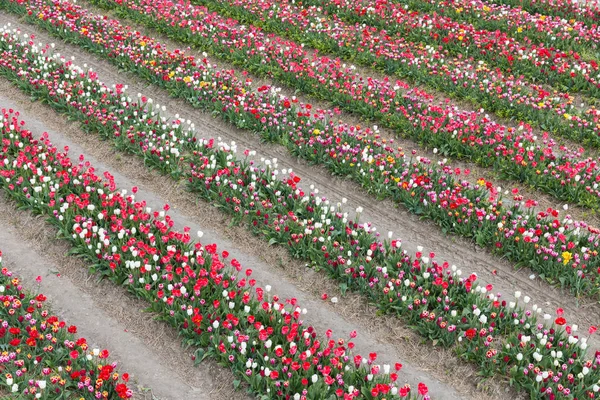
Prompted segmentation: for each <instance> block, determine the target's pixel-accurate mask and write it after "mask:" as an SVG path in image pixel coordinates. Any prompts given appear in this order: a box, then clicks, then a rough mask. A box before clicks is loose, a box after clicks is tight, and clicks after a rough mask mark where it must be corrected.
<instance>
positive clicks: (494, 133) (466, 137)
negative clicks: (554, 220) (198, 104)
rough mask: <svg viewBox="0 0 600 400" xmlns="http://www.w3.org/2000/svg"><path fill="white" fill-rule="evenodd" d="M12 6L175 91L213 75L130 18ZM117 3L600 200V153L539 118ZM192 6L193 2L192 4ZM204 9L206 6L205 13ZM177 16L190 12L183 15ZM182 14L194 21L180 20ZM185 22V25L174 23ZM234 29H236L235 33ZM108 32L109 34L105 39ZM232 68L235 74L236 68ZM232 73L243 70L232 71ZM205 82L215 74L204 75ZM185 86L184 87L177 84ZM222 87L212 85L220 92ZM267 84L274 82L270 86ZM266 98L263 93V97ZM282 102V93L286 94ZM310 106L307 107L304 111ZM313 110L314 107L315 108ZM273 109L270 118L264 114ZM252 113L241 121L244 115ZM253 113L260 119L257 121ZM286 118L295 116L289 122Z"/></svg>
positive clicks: (493, 161) (172, 11)
mask: <svg viewBox="0 0 600 400" xmlns="http://www.w3.org/2000/svg"><path fill="white" fill-rule="evenodd" d="M0 4H3V5H4V6H5V7H7V8H8V9H10V10H12V11H14V12H17V13H19V14H23V15H28V16H29V17H28V19H29V20H30V21H32V22H36V23H38V24H40V25H41V26H43V27H45V28H46V29H48V30H49V31H50V32H53V33H54V34H56V35H59V36H60V37H62V38H64V39H66V40H68V41H70V42H72V43H76V44H78V45H81V46H83V47H85V48H86V49H88V50H91V51H93V52H94V53H96V54H99V55H102V56H105V57H108V58H109V60H111V61H112V62H115V63H117V64H118V65H119V66H120V67H122V68H126V69H127V70H130V71H134V72H136V73H137V74H139V75H140V76H142V77H144V78H145V79H147V80H149V81H150V82H152V83H154V84H157V85H159V86H162V87H165V88H168V89H169V91H170V93H171V94H172V95H175V96H179V97H183V98H186V99H188V100H190V99H191V100H192V102H193V103H194V102H195V100H194V98H193V97H190V96H188V95H186V94H185V92H181V90H184V91H186V92H190V91H191V92H193V91H194V90H196V89H200V90H202V91H203V89H204V88H202V87H200V88H198V87H197V86H198V85H209V82H207V81H206V80H205V79H204V77H203V74H205V70H206V66H205V65H204V64H205V63H207V61H206V60H196V59H194V58H193V57H189V58H186V59H184V60H181V58H180V57H174V56H177V55H178V54H179V53H181V51H180V50H176V51H174V52H169V51H166V50H165V49H164V48H163V46H162V45H161V44H160V43H159V42H157V41H155V40H153V39H152V38H148V37H142V36H141V35H138V34H135V33H134V32H131V31H129V30H128V28H125V27H123V26H122V25H121V24H120V23H119V22H118V21H114V20H109V19H106V18H105V17H103V16H101V15H93V14H91V13H88V12H86V10H85V9H83V8H80V7H78V6H75V5H73V4H71V3H69V2H65V1H60V0H58V1H54V2H51V1H49V0H38V1H35V2H33V1H32V2H22V1H20V0H19V1H18V2H17V1H14V2H13V1H10V0H2V1H1V2H0ZM112 4H113V6H114V7H118V8H120V9H122V10H125V11H127V10H129V11H130V12H132V13H135V15H136V16H137V18H138V19H141V20H143V21H144V22H147V23H148V24H154V25H158V26H159V27H163V28H164V29H166V30H168V32H169V33H170V34H172V35H176V36H177V37H178V38H180V39H182V40H185V39H186V38H187V40H188V41H193V43H194V44H196V45H199V46H202V47H204V48H206V49H211V50H212V51H215V52H218V53H219V54H220V55H221V56H223V57H225V58H227V59H230V60H232V61H234V62H236V63H239V64H242V65H244V66H246V67H247V68H248V69H250V70H251V71H254V72H258V73H262V74H267V75H272V76H276V77H278V78H279V79H280V80H282V81H285V82H287V83H289V84H290V85H292V86H294V87H297V88H298V89H300V90H302V91H304V92H309V93H313V94H316V95H319V96H321V97H324V98H327V99H328V100H331V101H332V102H334V103H335V104H338V105H340V106H341V107H343V108H346V109H348V110H352V111H353V112H358V113H360V114H361V115H364V116H366V117H370V118H378V119H379V120H381V121H383V122H384V123H385V124H386V125H387V126H391V127H394V128H396V129H399V130H400V131H403V132H405V133H407V134H410V135H411V136H412V137H414V138H415V139H417V140H419V141H420V142H421V143H424V144H426V145H428V146H432V147H434V148H436V149H438V151H439V152H441V153H442V154H449V155H452V156H456V157H468V158H469V159H471V160H473V161H475V162H477V163H479V164H481V165H484V166H487V167H493V168H494V170H495V171H497V172H498V173H499V174H500V175H501V177H503V178H507V179H516V180H518V181H521V182H527V183H528V184H530V185H532V186H534V187H536V188H539V189H541V190H544V191H546V192H548V193H550V194H552V195H554V196H556V197H557V198H559V199H563V200H567V201H573V202H577V203H579V204H582V205H586V206H589V207H592V208H597V207H598V205H600V189H599V186H598V183H597V182H598V181H599V180H600V173H599V171H600V168H599V167H598V166H597V161H596V160H594V159H592V158H586V159H584V158H583V157H582V152H583V149H579V151H573V150H569V149H567V148H565V147H561V148H560V151H556V150H555V149H554V147H555V146H556V143H555V142H554V141H552V140H551V139H548V138H547V137H544V138H541V139H540V142H543V145H542V144H538V141H537V137H535V136H534V135H533V134H532V132H531V128H530V127H529V126H525V125H522V129H513V128H508V127H506V126H504V125H500V124H497V123H495V122H493V121H491V120H490V119H489V117H488V116H487V115H486V114H484V113H483V112H482V111H480V112H465V111H460V110H458V109H457V108H456V107H453V106H450V105H448V104H446V103H442V104H438V103H437V102H436V101H435V100H434V97H433V96H431V95H429V94H427V93H424V92H423V91H421V90H418V89H413V90H411V91H410V92H408V93H407V94H405V95H402V94H401V92H399V90H400V86H403V87H405V88H406V85H405V84H404V83H402V82H397V85H398V86H393V84H392V83H390V82H389V81H386V80H384V81H379V80H376V79H371V78H368V79H367V78H363V77H362V76H360V75H358V74H356V73H355V72H354V70H353V68H352V67H345V66H344V65H342V64H341V62H340V61H339V60H334V59H330V58H327V57H317V56H314V57H312V58H308V57H309V55H308V53H307V52H306V51H305V50H304V49H303V48H302V47H301V46H298V45H295V44H294V43H293V42H290V41H281V40H276V39H275V38H273V37H267V36H265V35H264V34H263V33H261V32H260V31H259V30H256V29H254V30H252V31H250V32H248V30H246V29H242V28H237V27H236V26H235V25H232V23H231V21H226V22H225V23H223V21H225V20H224V19H222V18H220V17H218V16H217V15H215V14H211V15H208V16H207V15H206V14H204V12H203V11H202V9H201V8H198V7H196V8H194V9H195V10H197V11H198V15H196V16H195V17H194V18H193V20H192V19H190V18H182V16H181V15H180V14H179V12H178V10H179V11H181V10H184V11H185V10H188V9H189V8H188V7H185V6H183V5H181V6H180V7H175V5H173V4H172V3H156V2H155V3H154V4H167V5H168V7H165V8H162V9H154V8H152V9H146V8H145V9H144V10H135V9H133V8H126V7H134V3H132V2H123V5H122V6H121V5H118V4H117V3H116V2H115V3H112ZM189 7H192V6H189ZM201 13H202V14H201ZM171 18H175V19H178V20H182V19H183V20H185V21H186V22H185V23H183V22H182V21H181V22H179V23H176V22H173V21H172V20H171ZM178 24H182V25H184V26H183V27H179V25H178ZM173 25H175V26H173ZM225 36H227V38H225ZM99 38H102V39H99ZM228 75H231V73H229V74H228ZM228 79H234V78H233V77H229V78H228ZM202 82H205V83H202ZM237 86H238V87H237V89H234V87H232V86H229V85H226V86H225V87H226V89H227V91H229V90H232V91H234V90H235V93H236V94H237V95H238V96H239V95H240V93H241V92H242V91H243V93H241V95H242V96H243V97H242V100H243V99H244V97H245V96H246V94H245V93H246V88H247V85H243V84H241V83H240V84H238V85H237ZM174 88H177V90H174ZM213 88H214V87H208V89H209V92H211V93H212V91H213ZM262 89H263V91H268V88H267V87H266V86H265V87H264V88H262ZM242 100H237V99H236V100H233V103H232V100H231V99H229V98H227V99H225V100H223V101H222V103H223V107H225V108H226V107H227V106H228V103H231V104H229V106H231V107H235V108H237V107H238V106H240V107H247V108H248V111H251V113H252V114H253V115H252V116H250V118H241V119H240V118H238V116H237V115H231V116H229V117H228V118H234V119H235V120H236V122H237V123H238V126H242V127H249V126H252V125H255V124H256V125H260V126H261V130H262V129H263V128H262V126H264V125H267V129H268V130H269V131H271V132H274V133H276V134H277V135H279V134H280V133H281V131H280V130H279V129H280V128H281V126H280V122H277V123H276V122H275V121H274V120H273V121H270V125H269V121H268V118H267V117H266V116H265V111H262V110H261V109H260V108H262V107H257V108H255V109H254V110H255V112H252V108H251V107H253V106H250V107H248V106H247V103H245V102H244V101H242ZM292 102H293V99H288V100H287V102H286V101H284V102H283V103H281V104H280V106H278V107H277V112H278V114H277V115H275V116H274V117H275V118H276V119H277V120H281V117H283V121H287V120H288V119H289V118H291V117H290V116H288V115H285V117H284V116H283V114H290V113H291V112H292V110H291V109H290V107H289V105H291V104H292ZM261 104H262V103H259V106H260V105H261ZM278 104H279V103H278ZM302 112H305V111H302ZM307 114H308V115H307V116H314V114H313V113H312V112H310V111H309V112H308V113H307ZM263 117H264V118H263ZM239 120H241V121H243V122H242V123H239V122H238V121H239ZM248 120H255V121H252V123H248ZM284 123H285V122H284Z"/></svg>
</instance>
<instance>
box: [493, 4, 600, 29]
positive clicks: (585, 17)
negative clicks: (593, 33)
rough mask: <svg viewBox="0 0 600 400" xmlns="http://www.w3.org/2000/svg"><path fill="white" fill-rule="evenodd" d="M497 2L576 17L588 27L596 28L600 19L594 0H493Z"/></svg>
mask: <svg viewBox="0 0 600 400" xmlns="http://www.w3.org/2000/svg"><path fill="white" fill-rule="evenodd" d="M492 2H493V3H496V4H498V3H499V4H508V5H511V6H513V7H521V8H522V9H524V10H526V11H529V12H530V13H539V14H542V15H554V16H557V17H560V18H565V19H568V20H571V19H575V20H580V21H583V22H585V23H586V24H587V25H588V27H590V28H596V27H597V26H598V21H600V8H599V7H598V4H597V3H596V2H593V1H587V0H583V1H580V2H579V1H570V0H502V1H498V0H492Z"/></svg>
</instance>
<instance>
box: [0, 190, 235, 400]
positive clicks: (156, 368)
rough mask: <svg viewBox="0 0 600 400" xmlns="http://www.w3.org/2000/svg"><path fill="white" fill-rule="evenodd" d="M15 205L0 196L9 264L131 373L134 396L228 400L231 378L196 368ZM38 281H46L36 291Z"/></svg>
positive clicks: (168, 337)
mask: <svg viewBox="0 0 600 400" xmlns="http://www.w3.org/2000/svg"><path fill="white" fill-rule="evenodd" d="M14 207H15V206H14V204H11V202H10V201H9V200H8V199H7V198H6V197H5V196H4V195H1V196H0V246H1V247H2V250H3V252H4V254H3V262H4V266H5V267H7V268H9V269H10V270H12V271H14V272H15V273H17V274H18V275H19V276H20V277H21V278H22V279H23V281H24V283H25V284H26V285H27V287H29V288H32V289H33V288H37V287H38V286H39V290H40V291H41V292H42V293H44V294H45V295H47V296H48V298H49V299H50V301H51V305H52V308H53V311H54V312H55V313H57V314H58V315H60V316H61V318H64V319H66V320H67V321H68V322H69V323H72V324H75V325H76V326H77V328H78V333H79V334H80V335H82V336H83V337H85V338H87V339H88V341H89V343H90V345H91V346H92V347H98V348H101V349H103V348H106V349H108V350H109V351H110V352H111V359H112V360H115V361H117V362H118V363H119V368H120V369H121V370H122V371H123V372H126V371H127V372H129V374H130V375H131V378H132V380H133V382H134V383H135V385H136V386H137V387H135V386H134V388H135V391H136V398H139V399H146V398H148V399H154V398H158V399H165V400H166V399H172V400H179V399H198V400H204V399H206V400H212V399H215V400H216V399H218V400H225V399H229V398H231V397H230V396H231V393H232V390H231V385H230V384H229V385H223V383H222V382H224V380H226V379H229V380H230V381H231V379H232V378H231V377H230V376H228V375H230V374H229V373H228V372H225V371H222V369H221V368H219V367H218V366H217V365H216V364H215V363H206V364H204V365H201V366H200V367H199V368H193V362H192V361H191V356H190V355H191V352H188V351H184V350H183V349H181V347H180V346H179V342H180V340H179V338H178V337H177V335H176V334H175V332H172V331H170V330H169V329H165V327H164V324H162V323H159V322H156V321H153V320H152V319H151V315H149V314H144V313H143V310H144V306H145V305H144V304H143V303H142V302H138V301H135V300H133V299H132V298H131V297H130V296H128V295H127V294H126V292H125V290H124V289H122V288H118V287H115V286H114V285H112V284H111V283H110V282H98V281H97V280H96V277H94V276H89V275H88V274H87V273H86V272H85V265H84V264H83V262H82V261H80V260H78V259H75V258H74V257H68V256H65V254H66V253H67V251H68V246H66V243H62V242H58V241H56V240H54V239H53V236H54V235H55V232H54V231H53V230H52V229H51V228H50V227H49V225H47V224H45V223H44V222H43V220H42V219H41V218H36V217H34V216H32V215H31V214H29V213H27V212H23V211H19V212H15V210H14ZM37 276H41V277H42V282H41V283H40V284H39V285H38V284H37V282H36V277H37ZM206 377H211V379H210V380H209V379H206ZM219 382H221V383H219ZM153 396H154V397H153ZM238 396H239V398H242V397H243V395H241V394H238Z"/></svg>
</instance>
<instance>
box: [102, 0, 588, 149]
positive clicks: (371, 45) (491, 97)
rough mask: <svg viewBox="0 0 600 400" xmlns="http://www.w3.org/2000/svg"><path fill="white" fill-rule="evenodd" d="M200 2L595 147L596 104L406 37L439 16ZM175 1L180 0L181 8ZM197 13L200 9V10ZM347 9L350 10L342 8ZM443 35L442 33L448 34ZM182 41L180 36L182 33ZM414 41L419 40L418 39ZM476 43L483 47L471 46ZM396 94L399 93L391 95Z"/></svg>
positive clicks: (254, 1) (153, 7) (261, 1)
mask: <svg viewBox="0 0 600 400" xmlns="http://www.w3.org/2000/svg"><path fill="white" fill-rule="evenodd" d="M96 2H98V1H96ZM132 2H133V3H134V4H136V5H137V7H138V9H139V8H140V7H142V6H143V10H144V12H157V10H165V4H161V3H159V4H157V3H155V2H150V1H139V0H134V1H132ZM199 2H201V3H202V4H204V5H206V6H208V7H210V8H211V9H213V10H216V11H217V12H219V13H222V14H223V15H226V16H229V17H232V18H237V19H239V20H240V21H242V22H249V23H251V24H254V25H256V26H259V27H261V28H263V29H265V30H266V31H269V32H273V33H281V34H284V35H286V36H289V37H291V38H293V39H294V40H297V41H299V42H301V43H306V44H308V45H310V46H312V47H315V48H317V49H318V50H320V51H325V52H330V53H334V54H336V55H338V56H340V57H343V58H344V59H348V60H352V61H354V62H358V63H361V64H364V65H369V66H370V65H376V66H378V67H380V68H381V69H383V70H384V71H385V72H386V73H388V74H389V73H397V74H398V75H400V76H401V77H403V78H406V79H410V80H411V81H415V82H418V83H420V84H425V85H427V86H429V87H433V88H435V89H439V90H442V91H445V92H447V93H449V94H450V95H451V96H453V97H456V98H461V99H467V100H470V101H471V102H473V103H475V104H477V105H479V106H482V107H484V108H485V109H486V110H489V111H492V112H495V113H496V114H498V115H500V116H503V117H516V118H517V119H519V120H524V121H528V122H530V123H533V124H535V125H538V126H541V127H542V128H543V129H546V130H548V131H550V132H553V133H556V134H559V135H561V136H564V137H566V138H569V139H572V140H579V141H582V142H583V143H584V144H589V145H592V146H595V147H598V146H600V136H599V135H598V133H599V131H600V124H599V122H600V119H599V117H600V111H599V110H597V109H596V108H595V107H590V108H585V109H580V108H577V107H575V104H573V103H574V98H573V97H572V96H570V95H569V94H568V93H565V92H558V91H552V90H547V89H546V88H544V87H543V86H541V85H538V84H531V83H529V82H527V81H526V80H524V79H523V78H522V77H519V78H515V77H514V76H513V75H506V74H504V73H503V72H502V71H500V70H499V69H498V68H491V67H490V66H489V65H487V64H486V63H484V62H478V61H477V60H476V59H473V58H465V57H463V56H462V55H460V56H458V57H454V56H453V55H452V54H450V53H449V52H448V51H445V50H444V49H443V48H442V47H438V46H430V45H424V44H422V43H416V44H415V43H411V42H409V41H407V40H406V39H405V38H406V37H408V38H410V37H411V35H413V36H414V35H416V36H419V35H420V36H423V35H424V34H425V33H426V34H427V35H429V34H431V35H434V36H435V35H437V36H439V33H434V32H432V29H431V26H432V24H434V25H435V24H441V22H440V21H437V20H434V19H424V17H422V16H418V15H417V16H414V18H417V17H418V19H419V22H418V23H417V22H415V23H417V24H418V26H420V27H421V28H423V29H421V30H419V29H416V26H415V25H414V24H413V23H411V24H410V25H411V26H410V28H408V32H403V34H402V35H401V36H390V35H389V34H388V33H387V32H386V31H383V30H382V31H379V30H378V29H377V28H373V27H368V26H365V25H364V24H359V23H357V24H356V25H349V24H346V23H345V22H344V21H342V20H340V19H339V18H338V17H337V16H335V15H332V16H331V17H330V18H325V17H324V16H323V14H322V12H321V6H320V5H319V6H304V7H299V6H297V5H295V4H294V2H287V1H283V2H281V1H279V2H273V1H271V0H230V1H219V0H200V1H199ZM99 3H100V4H102V5H104V6H106V5H108V4H111V3H112V4H114V3H113V2H112V1H111V0H101V1H100V2H99ZM119 3H121V2H119ZM327 4H329V3H327ZM336 6H337V7H340V6H339V5H331V4H330V5H329V6H328V8H327V9H328V10H330V11H331V8H332V7H336ZM348 6H349V5H348ZM182 7H184V3H183V2H182V3H181V7H180V8H182ZM167 8H168V7H167ZM400 9H401V10H403V9H402V8H400ZM200 12H205V10H202V9H200ZM348 12H349V13H351V12H355V10H354V9H349V10H348ZM177 14H179V15H178V17H179V18H177V16H173V15H170V14H168V15H167V17H168V20H170V21H171V22H173V21H175V22H177V23H179V24H182V23H183V22H184V21H185V19H187V21H188V22H189V20H190V19H192V20H193V17H192V15H195V16H196V17H198V16H199V15H200V14H199V12H198V11H197V10H193V9H190V10H188V11H187V13H186V12H185V11H184V10H182V9H180V10H178V12H177ZM186 14H187V15H186ZM411 15H412V14H411ZM183 18H185V19H183ZM434 21H435V23H434ZM380 24H385V25H390V24H392V25H393V24H395V22H393V21H391V20H382V21H380ZM442 25H443V24H442ZM444 26H445V25H444ZM163 29H164V28H163ZM439 29H442V28H439ZM444 29H446V28H444ZM165 30H166V29H165ZM173 30H174V29H169V30H168V32H169V33H170V34H173V35H175V34H174V33H173ZM423 30H424V31H423ZM458 32H459V31H458V30H457V31H456V35H459V36H458V39H459V40H458V41H459V42H460V43H465V41H466V39H465V36H464V33H463V34H459V33H458ZM452 35H454V33H453V34H452ZM444 37H445V38H448V36H447V35H446V36H444ZM445 38H443V39H441V40H442V42H445V41H446V39H445ZM185 39H187V37H184V38H183V40H185ZM415 39H416V40H421V39H423V37H420V38H419V37H416V38H415ZM455 39H456V38H454V39H452V40H455ZM497 40H501V38H497ZM448 41H449V42H450V41H451V40H450V39H448ZM480 47H482V46H478V48H480ZM511 57H512V56H511ZM396 95H397V96H399V94H398V93H397V94H396Z"/></svg>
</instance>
